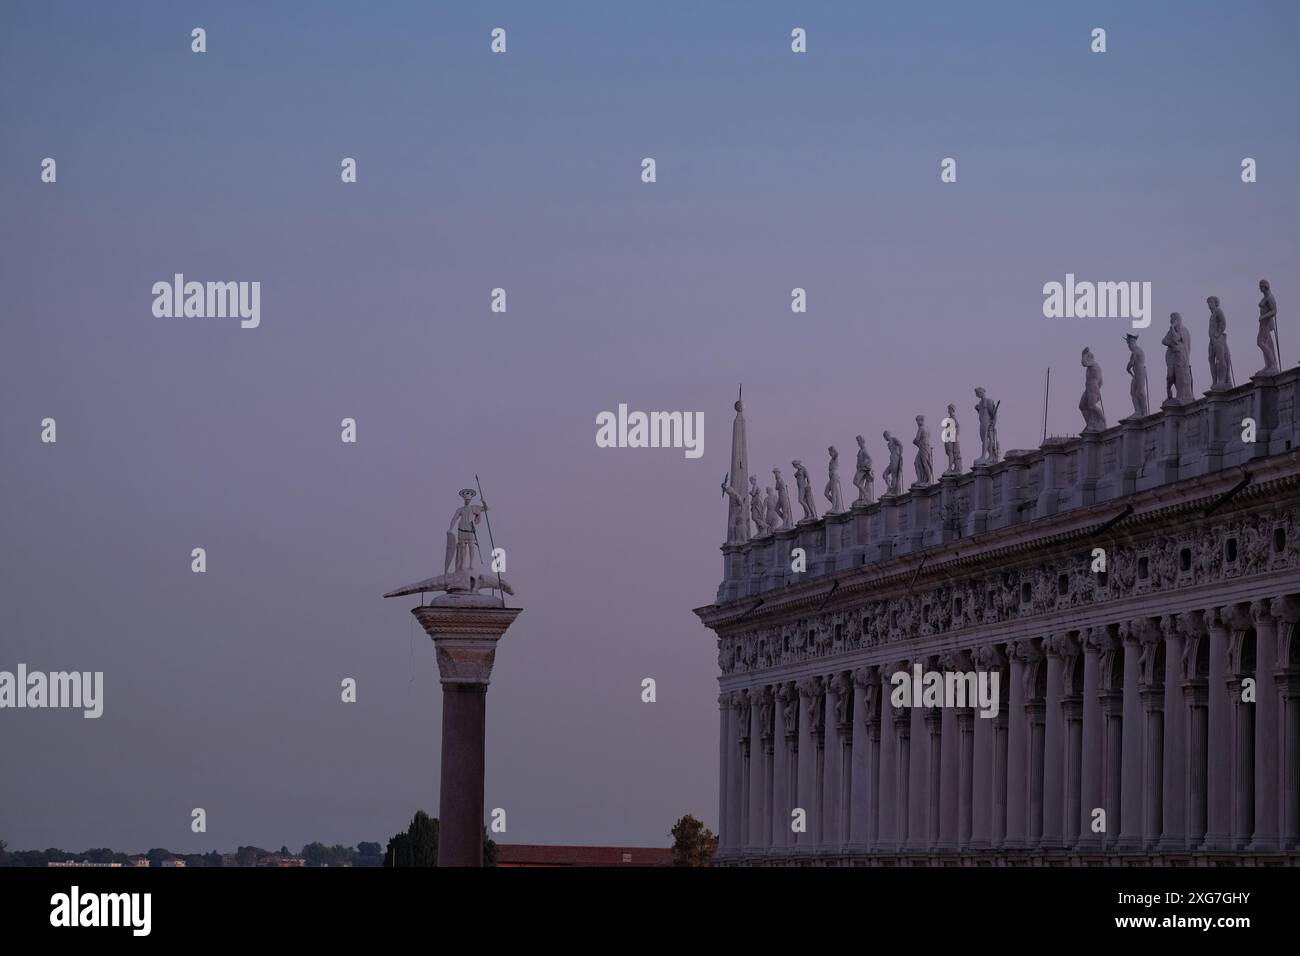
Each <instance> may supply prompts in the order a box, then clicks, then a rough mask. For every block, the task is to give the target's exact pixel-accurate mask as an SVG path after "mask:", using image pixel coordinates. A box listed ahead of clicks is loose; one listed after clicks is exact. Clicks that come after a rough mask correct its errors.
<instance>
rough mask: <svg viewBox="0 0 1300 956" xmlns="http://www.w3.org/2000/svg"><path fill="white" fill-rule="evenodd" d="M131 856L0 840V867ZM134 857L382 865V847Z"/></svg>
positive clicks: (152, 861) (188, 862) (128, 860)
mask: <svg viewBox="0 0 1300 956" xmlns="http://www.w3.org/2000/svg"><path fill="white" fill-rule="evenodd" d="M133 855H134V854H126V853H121V852H118V851H116V850H110V849H109V848H108V847H97V848H95V849H91V850H83V851H81V852H80V853H74V852H72V851H69V850H60V849H57V848H55V847H50V848H49V849H47V850H6V848H5V843H4V841H0V866H45V865H47V864H49V863H80V862H86V863H121V864H122V865H123V866H130V865H131V864H132V856H133ZM138 855H141V856H145V857H147V858H148V860H149V865H150V866H162V865H163V863H164V861H168V860H184V861H185V866H186V867H191V866H257V865H258V863H259V862H261V861H263V860H264V859H265V858H267V857H281V858H284V857H302V859H303V861H304V862H305V863H306V865H307V866H348V865H351V866H383V865H384V848H383V847H382V846H380V845H379V844H378V843H367V842H362V843H358V844H357V845H356V846H355V847H351V846H343V845H342V844H340V843H336V844H334V845H333V846H326V845H325V844H324V843H308V844H307V845H306V846H305V847H303V848H302V850H301V851H300V852H298V853H294V852H293V851H292V850H290V849H289V848H288V847H284V846H282V847H280V849H278V850H264V849H262V847H260V846H241V847H240V848H239V849H237V850H236V851H235V852H234V853H233V854H222V853H216V852H212V853H173V852H172V851H170V850H166V849H163V848H162V847H155V848H154V849H152V850H150V851H149V852H148V853H144V854H138ZM227 857H233V859H227ZM223 861H224V862H223Z"/></svg>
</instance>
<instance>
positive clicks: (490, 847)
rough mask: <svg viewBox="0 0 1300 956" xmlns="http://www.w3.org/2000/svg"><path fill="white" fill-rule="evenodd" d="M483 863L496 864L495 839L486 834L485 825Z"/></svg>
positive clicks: (485, 828) (487, 864) (485, 864)
mask: <svg viewBox="0 0 1300 956" xmlns="http://www.w3.org/2000/svg"><path fill="white" fill-rule="evenodd" d="M483 865H484V866H496V865H497V844H496V841H495V840H493V839H492V838H491V837H490V836H488V828H487V827H484V828H483Z"/></svg>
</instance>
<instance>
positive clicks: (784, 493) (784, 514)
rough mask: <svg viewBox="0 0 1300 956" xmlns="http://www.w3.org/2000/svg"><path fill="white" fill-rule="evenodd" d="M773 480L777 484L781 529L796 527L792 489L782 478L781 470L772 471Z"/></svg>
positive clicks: (777, 506)
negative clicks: (791, 495) (791, 497)
mask: <svg viewBox="0 0 1300 956" xmlns="http://www.w3.org/2000/svg"><path fill="white" fill-rule="evenodd" d="M772 478H773V479H774V481H775V484H776V510H777V511H778V512H780V514H781V527H782V528H783V529H784V528H793V527H794V510H793V509H792V508H791V507H790V489H789V488H788V487H786V483H785V479H784V478H782V477H781V469H780V468H773V469H772Z"/></svg>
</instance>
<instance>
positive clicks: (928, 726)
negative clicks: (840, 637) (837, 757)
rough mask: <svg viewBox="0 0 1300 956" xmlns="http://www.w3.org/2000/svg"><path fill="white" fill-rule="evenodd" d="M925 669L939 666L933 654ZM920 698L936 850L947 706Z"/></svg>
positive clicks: (929, 838)
mask: <svg viewBox="0 0 1300 956" xmlns="http://www.w3.org/2000/svg"><path fill="white" fill-rule="evenodd" d="M925 663H926V670H927V671H929V670H938V669H939V667H940V665H939V663H938V661H936V660H934V659H933V658H930V659H928V660H927V661H926V662H925ZM920 704H921V701H917V700H914V701H912V707H913V709H917V708H919V709H920V711H921V719H922V721H923V723H924V724H925V733H926V738H927V749H926V758H927V759H926V774H925V789H924V791H922V792H923V793H924V794H925V842H924V843H923V844H922V846H924V847H925V848H926V849H928V850H937V849H938V848H939V844H940V839H941V835H940V832H939V831H940V825H941V824H940V817H941V815H942V813H943V809H942V793H941V787H942V786H943V782H944V781H943V771H944V766H943V731H944V727H943V712H944V711H945V710H947V709H948V708H946V707H943V706H939V707H920Z"/></svg>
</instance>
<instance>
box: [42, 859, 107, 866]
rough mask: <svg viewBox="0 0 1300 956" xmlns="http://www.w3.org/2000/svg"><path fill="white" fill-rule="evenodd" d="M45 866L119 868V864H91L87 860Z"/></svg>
mask: <svg viewBox="0 0 1300 956" xmlns="http://www.w3.org/2000/svg"><path fill="white" fill-rule="evenodd" d="M45 865H46V866H110V867H111V866H121V865H122V864H121V863H91V862H89V861H87V860H67V861H65V862H63V863H46V864H45Z"/></svg>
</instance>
